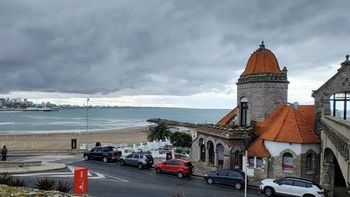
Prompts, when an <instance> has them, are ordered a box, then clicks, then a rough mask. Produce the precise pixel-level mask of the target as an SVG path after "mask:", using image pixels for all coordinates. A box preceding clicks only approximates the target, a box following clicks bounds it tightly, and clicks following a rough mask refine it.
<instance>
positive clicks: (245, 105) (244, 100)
mask: <svg viewBox="0 0 350 197" xmlns="http://www.w3.org/2000/svg"><path fill="white" fill-rule="evenodd" d="M240 102H241V103H240V106H241V108H240V115H241V117H240V125H241V126H247V111H248V99H247V98H245V97H243V98H241V100H240Z"/></svg>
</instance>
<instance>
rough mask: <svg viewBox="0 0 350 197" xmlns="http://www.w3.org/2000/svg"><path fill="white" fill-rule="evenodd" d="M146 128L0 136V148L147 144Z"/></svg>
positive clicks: (44, 148) (28, 148)
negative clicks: (73, 141) (72, 141)
mask: <svg viewBox="0 0 350 197" xmlns="http://www.w3.org/2000/svg"><path fill="white" fill-rule="evenodd" d="M147 135H148V126H143V127H142V126H139V127H129V128H123V129H111V130H99V131H91V132H90V131H89V132H64V133H60V132H58V133H55V132H50V133H20V134H7V133H6V134H0V146H1V147H2V146H4V145H6V146H7V148H8V150H9V152H11V150H68V149H71V140H72V139H76V142H77V143H76V149H80V145H81V144H89V146H94V145H95V143H96V142H101V143H102V144H103V143H106V144H114V145H117V144H128V145H132V144H139V143H141V142H142V143H144V142H147Z"/></svg>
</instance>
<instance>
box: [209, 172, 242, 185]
mask: <svg viewBox="0 0 350 197" xmlns="http://www.w3.org/2000/svg"><path fill="white" fill-rule="evenodd" d="M244 179H245V174H244V172H242V171H241V170H219V171H213V172H208V174H205V175H204V180H205V181H206V182H207V183H208V184H214V183H215V184H222V185H229V186H233V187H234V188H235V189H238V190H240V189H242V188H244Z"/></svg>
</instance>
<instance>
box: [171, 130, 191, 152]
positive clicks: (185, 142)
mask: <svg viewBox="0 0 350 197" xmlns="http://www.w3.org/2000/svg"><path fill="white" fill-rule="evenodd" d="M170 142H171V143H172V144H173V145H174V146H180V147H188V148H190V147H191V145H192V136H191V134H188V133H185V132H175V133H173V134H172V135H171V136H170Z"/></svg>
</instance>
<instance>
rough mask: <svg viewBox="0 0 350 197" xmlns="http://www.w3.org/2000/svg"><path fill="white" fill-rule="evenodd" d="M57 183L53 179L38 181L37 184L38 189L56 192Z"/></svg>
mask: <svg viewBox="0 0 350 197" xmlns="http://www.w3.org/2000/svg"><path fill="white" fill-rule="evenodd" d="M55 185H56V182H55V180H53V179H48V178H44V179H38V181H37V183H36V184H35V186H36V188H37V189H41V190H55Z"/></svg>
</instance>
